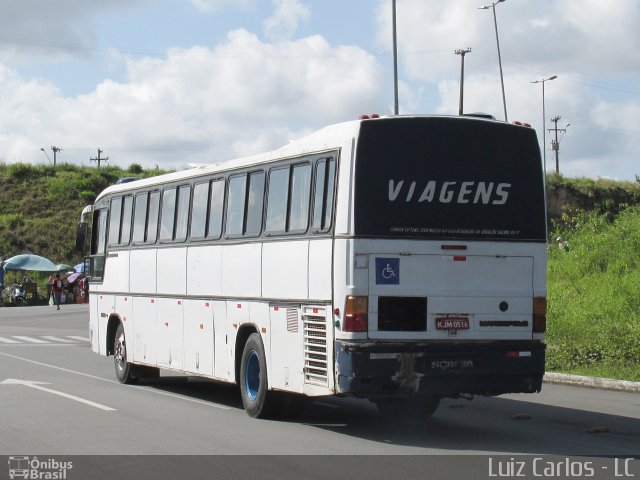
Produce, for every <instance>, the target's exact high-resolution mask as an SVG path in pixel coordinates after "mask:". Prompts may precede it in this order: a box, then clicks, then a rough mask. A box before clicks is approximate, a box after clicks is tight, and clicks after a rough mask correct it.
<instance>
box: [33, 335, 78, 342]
mask: <svg viewBox="0 0 640 480" xmlns="http://www.w3.org/2000/svg"><path fill="white" fill-rule="evenodd" d="M40 338H46V339H47V340H51V341H52V342H60V343H77V342H76V341H75V340H69V339H68V338H62V337H54V336H51V335H40Z"/></svg>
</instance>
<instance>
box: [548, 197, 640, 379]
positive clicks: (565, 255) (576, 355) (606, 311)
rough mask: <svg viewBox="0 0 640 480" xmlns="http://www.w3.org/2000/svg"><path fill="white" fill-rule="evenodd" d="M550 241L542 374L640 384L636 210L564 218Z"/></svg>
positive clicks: (639, 228) (639, 214)
mask: <svg viewBox="0 0 640 480" xmlns="http://www.w3.org/2000/svg"><path fill="white" fill-rule="evenodd" d="M554 236H560V237H562V239H563V241H565V242H567V243H566V246H565V248H560V247H559V246H558V244H557V243H553V242H552V243H551V244H550V247H549V267H548V301H549V312H548V316H547V319H548V324H547V341H548V344H549V349H548V355H547V369H548V370H550V371H559V372H564V373H576V374H587V375H595V376H602V377H608V378H616V379H626V380H636V381H640V261H639V259H640V257H639V255H640V207H637V206H636V207H630V208H627V209H624V210H623V211H622V212H621V213H620V214H619V215H618V216H616V217H615V219H614V220H613V221H609V220H608V219H607V215H606V214H596V213H595V212H590V213H585V212H578V213H576V214H574V215H572V216H570V215H565V216H564V217H563V219H562V220H561V221H560V222H557V223H556V228H555V229H554Z"/></svg>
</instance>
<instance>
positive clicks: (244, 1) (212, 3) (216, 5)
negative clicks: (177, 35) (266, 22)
mask: <svg viewBox="0 0 640 480" xmlns="http://www.w3.org/2000/svg"><path fill="white" fill-rule="evenodd" d="M254 1H255V0H191V3H192V4H193V6H194V7H195V8H196V9H197V10H200V11H201V12H218V11H220V10H224V9H225V8H228V7H235V8H237V7H240V8H246V7H248V6H250V5H252V4H253V3H254Z"/></svg>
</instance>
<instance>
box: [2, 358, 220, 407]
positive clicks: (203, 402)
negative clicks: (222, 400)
mask: <svg viewBox="0 0 640 480" xmlns="http://www.w3.org/2000/svg"><path fill="white" fill-rule="evenodd" d="M0 355H3V356H5V357H9V358H14V359H16V360H22V361H23V362H27V363H33V364H34V365H40V366H41V367H47V368H53V369H54V370H60V371H62V372H67V373H73V374H74V375H81V376H83V377H87V378H93V379H94V380H99V381H101V382H107V383H114V384H116V385H120V382H118V381H116V380H110V379H108V378H102V377H97V376H95V375H90V374H88V373H82V372H77V371H75V370H69V369H68V368H62V367H57V366H55V365H49V364H48V363H42V362H36V361H35V360H30V359H28V358H24V357H19V356H17V355H11V354H9V353H4V352H0ZM122 386H123V387H128V388H135V389H137V390H141V391H143V392H147V393H152V394H156V395H162V396H165V397H171V398H175V399H177V400H184V401H185V402H190V403H196V404H198V405H203V406H206V407H213V408H218V409H220V410H231V407H227V406H225V405H220V404H219V403H213V402H206V401H204V400H198V399H195V398H189V397H185V396H183V395H178V394H174V393H169V392H163V391H161V390H149V389H148V388H146V387H144V386H138V385H122Z"/></svg>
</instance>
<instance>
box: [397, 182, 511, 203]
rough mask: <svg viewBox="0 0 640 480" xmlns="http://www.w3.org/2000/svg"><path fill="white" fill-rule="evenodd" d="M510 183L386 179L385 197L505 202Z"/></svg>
mask: <svg viewBox="0 0 640 480" xmlns="http://www.w3.org/2000/svg"><path fill="white" fill-rule="evenodd" d="M510 188H511V184H510V183H496V182H476V181H472V182H437V181H436V180H430V181H428V182H427V183H426V185H425V184H424V182H422V183H421V182H418V181H411V182H408V181H407V182H405V180H399V181H396V180H393V179H391V180H389V201H390V202H395V201H396V200H398V201H402V200H404V201H405V202H412V201H414V202H418V203H422V202H429V203H431V202H433V201H437V202H440V203H459V204H465V203H474V204H477V203H481V204H483V205H489V204H491V205H505V204H506V203H507V201H508V200H509V189H510Z"/></svg>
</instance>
